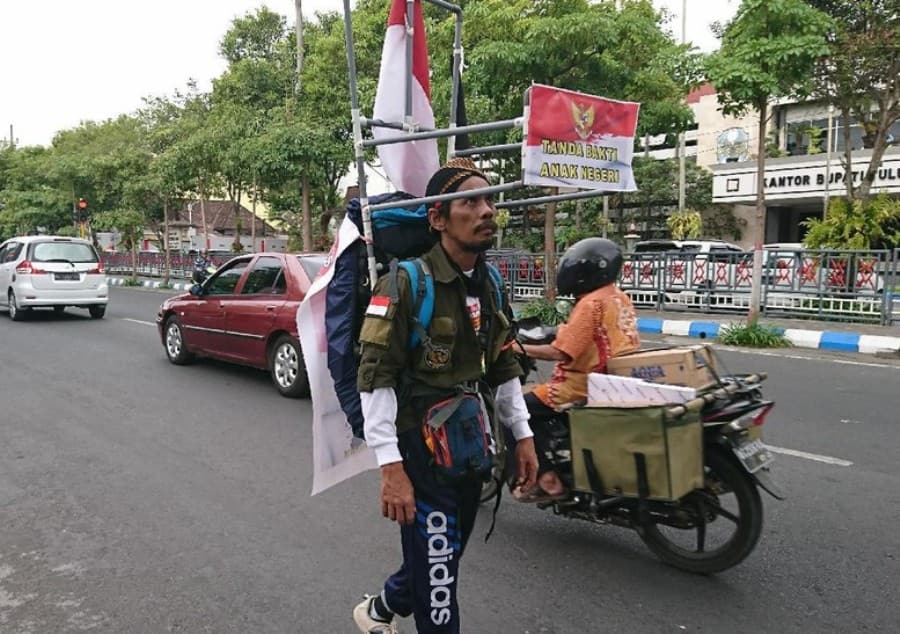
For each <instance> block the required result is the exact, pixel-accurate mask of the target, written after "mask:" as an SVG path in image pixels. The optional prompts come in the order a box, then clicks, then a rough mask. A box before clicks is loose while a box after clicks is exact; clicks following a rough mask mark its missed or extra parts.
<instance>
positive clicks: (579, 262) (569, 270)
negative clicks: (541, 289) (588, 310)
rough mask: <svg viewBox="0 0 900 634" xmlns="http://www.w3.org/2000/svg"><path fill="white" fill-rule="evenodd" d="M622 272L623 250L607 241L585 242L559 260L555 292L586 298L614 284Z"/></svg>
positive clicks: (598, 239)
mask: <svg viewBox="0 0 900 634" xmlns="http://www.w3.org/2000/svg"><path fill="white" fill-rule="evenodd" d="M621 270H622V249H620V248H619V245H617V244H616V243H615V242H613V241H612V240H607V239H606V238H585V239H584V240H579V241H578V242H576V243H575V244H573V245H572V246H570V247H569V248H568V249H567V250H566V252H565V253H563V256H562V258H561V259H560V260H559V269H558V270H557V271H556V290H557V292H558V293H559V294H560V295H574V296H575V297H578V296H579V295H584V294H585V293H589V292H591V291H593V290H595V289H598V288H600V287H602V286H606V285H608V284H612V283H613V282H615V281H616V278H617V277H619V271H621Z"/></svg>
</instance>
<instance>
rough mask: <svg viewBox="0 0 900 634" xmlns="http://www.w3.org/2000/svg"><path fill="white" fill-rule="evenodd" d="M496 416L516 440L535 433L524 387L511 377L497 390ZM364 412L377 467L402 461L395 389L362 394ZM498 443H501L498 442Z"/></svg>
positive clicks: (368, 440)
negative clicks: (529, 420) (530, 425)
mask: <svg viewBox="0 0 900 634" xmlns="http://www.w3.org/2000/svg"><path fill="white" fill-rule="evenodd" d="M495 398H496V402H497V414H498V415H499V416H500V421H501V422H502V423H503V424H504V425H505V426H506V427H508V428H509V430H510V432H512V435H513V438H515V439H516V440H522V439H523V438H530V437H532V436H533V435H534V434H533V433H532V431H531V427H529V426H528V418H529V414H528V407H527V406H526V405H525V398H524V397H523V396H522V384H521V383H520V382H519V379H518V378H512V379H510V380H509V381H507V382H506V383H503V384H502V385H500V386H499V387H498V388H497V395H496V397H495ZM360 400H361V401H362V413H363V417H364V418H365V424H364V427H363V429H364V431H365V435H366V444H368V445H369V447H371V448H372V450H373V451H374V452H375V459H376V460H377V461H378V466H379V467H380V466H383V465H386V464H390V463H392V462H400V461H402V460H403V458H402V456H401V455H400V449H399V447H398V446H397V424H396V419H397V393H396V392H395V391H394V388H391V387H380V388H376V389H375V390H374V391H372V392H361V393H360ZM497 442H502V439H498V440H497Z"/></svg>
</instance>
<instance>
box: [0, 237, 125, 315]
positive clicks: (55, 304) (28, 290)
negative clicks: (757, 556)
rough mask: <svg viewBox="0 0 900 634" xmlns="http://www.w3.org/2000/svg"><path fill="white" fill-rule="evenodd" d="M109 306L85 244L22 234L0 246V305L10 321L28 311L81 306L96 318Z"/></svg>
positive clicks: (96, 260)
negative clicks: (3, 307) (5, 310)
mask: <svg viewBox="0 0 900 634" xmlns="http://www.w3.org/2000/svg"><path fill="white" fill-rule="evenodd" d="M108 302H109V286H108V284H107V280H106V273H105V272H104V270H103V264H102V263H101V261H100V257H99V256H98V255H97V251H96V249H94V245H93V244H91V243H90V242H89V241H88V240H82V239H79V238H68V237H64V236H24V237H20V238H11V239H9V240H7V241H6V242H4V243H3V244H0V303H2V305H5V306H6V308H7V311H8V312H9V317H10V319H12V320H13V321H22V320H23V319H25V318H26V317H27V316H28V313H29V312H30V311H31V310H32V309H34V308H52V309H53V310H55V311H56V312H57V313H61V312H63V311H64V310H65V309H66V306H75V307H77V308H86V309H87V310H88V312H89V313H90V315H91V317H93V318H94V319H102V318H103V316H104V315H105V314H106V305H107V303H108Z"/></svg>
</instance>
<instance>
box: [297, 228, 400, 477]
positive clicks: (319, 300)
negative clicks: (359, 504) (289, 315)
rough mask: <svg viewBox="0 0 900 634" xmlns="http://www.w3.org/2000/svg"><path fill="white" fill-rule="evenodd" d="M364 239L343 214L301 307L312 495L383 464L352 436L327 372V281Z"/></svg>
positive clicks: (298, 330)
mask: <svg viewBox="0 0 900 634" xmlns="http://www.w3.org/2000/svg"><path fill="white" fill-rule="evenodd" d="M359 239H360V235H359V230H358V229H357V228H356V225H355V224H353V221H352V220H350V218H348V217H344V221H343V222H342V223H341V226H340V228H339V229H338V233H337V235H336V236H335V240H334V245H332V247H331V253H330V254H329V256H328V260H327V261H326V263H325V266H324V267H323V269H322V271H320V272H319V274H318V275H317V276H316V279H315V280H313V283H312V284H311V285H310V287H309V290H308V291H306V297H305V298H304V299H303V301H302V302H301V303H300V307H299V308H298V309H297V333H298V334H299V335H300V347H301V349H302V350H303V360H304V362H305V363H306V374H307V376H308V377H309V389H310V393H311V394H312V438H313V484H312V494H313V495H315V494H317V493H321V492H322V491H324V490H325V489H327V488H329V487H332V486H334V485H335V484H337V483H338V482H342V481H344V480H346V479H347V478H351V477H353V476H355V475H356V474H358V473H362V472H363V471H365V470H367V469H377V468H378V463H377V462H376V460H375V454H374V453H373V452H372V450H370V449H369V448H368V447H367V446H366V445H365V443H363V442H362V441H361V440H360V439H358V438H356V437H354V436H353V431H352V430H351V429H350V423H348V422H347V416H346V415H345V414H344V410H342V409H341V403H340V401H339V400H338V396H337V392H336V390H335V387H334V379H332V378H331V372H330V371H329V370H328V340H327V331H326V329H325V301H326V293H327V290H328V284H329V282H331V280H332V279H333V278H334V263H335V261H336V260H337V259H338V258H339V257H340V256H341V254H342V253H343V252H344V251H345V250H346V249H347V248H348V247H350V246H351V245H353V244H354V243H355V242H356V241H357V240H359ZM385 312H387V311H385Z"/></svg>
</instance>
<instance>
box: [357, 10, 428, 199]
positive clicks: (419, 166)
mask: <svg viewBox="0 0 900 634" xmlns="http://www.w3.org/2000/svg"><path fill="white" fill-rule="evenodd" d="M407 37H408V35H407V29H406V0H393V1H392V3H391V12H390V15H389V16H388V25H387V33H386V34H385V38H384V49H383V51H382V55H381V72H380V74H379V77H378V90H377V91H376V93H375V109H374V117H375V119H381V120H382V121H385V122H394V123H400V122H403V120H404V118H405V115H406V81H407V73H406V40H407ZM412 38H413V64H412V113H411V117H412V121H413V122H414V123H417V124H419V125H420V126H423V127H425V128H434V113H433V112H432V110H431V83H430V81H429V78H428V76H429V65H428V46H427V44H426V40H425V19H424V17H423V16H422V1H421V0H414V4H413V29H412ZM373 134H374V136H375V138H376V139H383V138H389V137H394V136H397V135H402V134H404V132H402V131H400V130H393V129H390V128H375V129H374V131H373ZM378 157H379V158H380V159H381V164H382V167H384V171H385V173H386V174H387V177H388V179H389V180H390V181H391V183H392V184H393V185H394V187H396V188H397V189H399V190H402V191H405V192H408V193H410V194H413V195H415V196H422V195H424V194H425V186H426V185H427V184H428V179H429V178H431V175H432V174H434V172H436V171H437V169H438V167H440V163H439V160H438V149H437V140H436V139H423V140H419V141H414V142H412V141H408V142H406V143H393V144H390V145H381V146H378Z"/></svg>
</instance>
